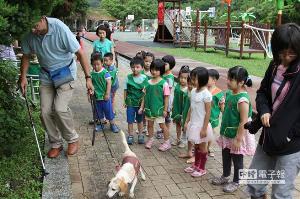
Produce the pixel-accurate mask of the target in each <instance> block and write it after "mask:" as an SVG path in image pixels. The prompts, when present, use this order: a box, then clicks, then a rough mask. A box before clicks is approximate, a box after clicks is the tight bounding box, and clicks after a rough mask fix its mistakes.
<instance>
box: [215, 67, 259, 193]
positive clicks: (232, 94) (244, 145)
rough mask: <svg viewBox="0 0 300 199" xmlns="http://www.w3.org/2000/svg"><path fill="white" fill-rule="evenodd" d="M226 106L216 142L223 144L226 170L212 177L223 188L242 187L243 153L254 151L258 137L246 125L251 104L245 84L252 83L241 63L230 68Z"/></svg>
mask: <svg viewBox="0 0 300 199" xmlns="http://www.w3.org/2000/svg"><path fill="white" fill-rule="evenodd" d="M227 86H228V88H229V91H227V92H226V95H225V97H226V100H225V108H224V112H223V116H222V124H221V131H220V137H219V138H218V140H217V143H218V144H219V146H220V147H221V148H222V162H223V174H222V176H221V177H217V178H215V179H213V180H212V184H214V185H224V187H223V191H224V192H230V193H231V192H234V191H236V190H237V189H238V187H239V170H241V169H243V168H244V167H243V158H244V155H253V154H254V152H255V137H254V135H252V134H250V133H249V132H248V131H247V130H245V129H244V124H245V123H247V122H248V121H249V120H251V115H252V106H251V102H250V97H249V95H248V93H247V90H246V86H248V87H250V86H252V81H251V79H250V78H249V75H248V72H247V70H246V69H244V68H243V67H241V66H235V67H233V68H230V69H229V71H228V80H227ZM231 162H233V166H234V175H233V182H230V183H228V182H229V177H230V173H231Z"/></svg>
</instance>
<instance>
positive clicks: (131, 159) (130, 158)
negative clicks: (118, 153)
mask: <svg viewBox="0 0 300 199" xmlns="http://www.w3.org/2000/svg"><path fill="white" fill-rule="evenodd" d="M125 163H130V164H132V165H133V168H134V170H135V174H136V175H137V174H138V173H139V172H140V168H141V163H140V161H139V160H138V159H137V158H136V157H133V156H126V157H124V158H123V161H122V165H123V164H125Z"/></svg>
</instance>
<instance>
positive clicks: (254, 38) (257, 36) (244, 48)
mask: <svg viewBox="0 0 300 199" xmlns="http://www.w3.org/2000/svg"><path fill="white" fill-rule="evenodd" d="M269 28H270V25H269V24H256V23H252V24H251V25H249V24H246V23H245V22H243V21H242V22H235V23H232V24H231V26H230V31H227V26H224V25H214V26H208V25H207V22H206V21H205V22H204V25H203V26H201V27H200V26H198V27H197V26H196V27H195V35H194V40H193V42H194V45H193V46H194V47H195V50H196V49H197V48H203V49H204V51H206V50H207V49H208V48H213V49H215V50H222V51H224V52H225V54H226V56H228V54H229V52H237V53H239V57H240V58H242V56H243V54H245V53H248V54H249V56H251V54H254V53H260V54H263V55H264V57H266V56H268V57H270V56H271V54H270V49H269V47H270V38H271V36H270V33H271V32H272V31H273V30H270V29H269ZM255 30H259V31H255Z"/></svg>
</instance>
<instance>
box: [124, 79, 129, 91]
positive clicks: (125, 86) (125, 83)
mask: <svg viewBox="0 0 300 199" xmlns="http://www.w3.org/2000/svg"><path fill="white" fill-rule="evenodd" d="M127 83H128V76H127V77H126V79H125V82H124V90H127Z"/></svg>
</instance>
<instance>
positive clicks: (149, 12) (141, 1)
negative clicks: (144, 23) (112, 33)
mask: <svg viewBox="0 0 300 199" xmlns="http://www.w3.org/2000/svg"><path fill="white" fill-rule="evenodd" d="M100 6H101V7H102V8H104V9H106V10H107V11H108V12H109V13H110V14H111V15H112V16H114V17H116V18H117V19H120V20H123V21H124V20H125V19H126V17H127V16H128V15H134V18H135V20H141V19H154V18H156V12H157V1H153V0H102V1H101V4H100Z"/></svg>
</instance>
